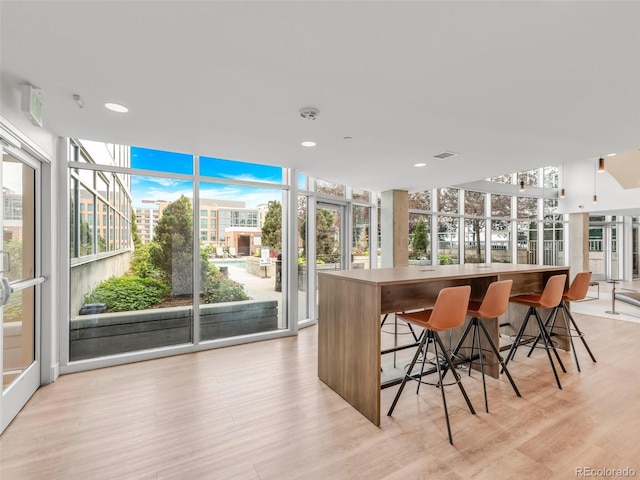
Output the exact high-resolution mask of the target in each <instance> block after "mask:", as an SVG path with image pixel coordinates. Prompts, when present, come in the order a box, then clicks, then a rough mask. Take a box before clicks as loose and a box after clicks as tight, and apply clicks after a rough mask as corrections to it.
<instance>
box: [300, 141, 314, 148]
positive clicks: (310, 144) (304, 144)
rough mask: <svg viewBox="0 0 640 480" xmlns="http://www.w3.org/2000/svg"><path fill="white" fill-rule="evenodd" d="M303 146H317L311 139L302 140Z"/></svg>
mask: <svg viewBox="0 0 640 480" xmlns="http://www.w3.org/2000/svg"><path fill="white" fill-rule="evenodd" d="M302 146H303V147H315V146H316V142H311V141H306V142H302Z"/></svg>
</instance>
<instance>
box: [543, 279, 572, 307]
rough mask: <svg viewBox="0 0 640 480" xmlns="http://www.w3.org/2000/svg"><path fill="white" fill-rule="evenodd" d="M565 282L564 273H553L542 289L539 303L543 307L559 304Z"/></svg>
mask: <svg viewBox="0 0 640 480" xmlns="http://www.w3.org/2000/svg"><path fill="white" fill-rule="evenodd" d="M566 282H567V276H566V275H554V276H553V277H551V278H550V279H549V280H547V284H546V285H545V287H544V291H543V292H542V295H541V296H540V300H539V303H540V305H541V306H542V307H544V308H553V307H557V306H558V305H560V301H561V300H562V294H563V293H564V284H565V283H566Z"/></svg>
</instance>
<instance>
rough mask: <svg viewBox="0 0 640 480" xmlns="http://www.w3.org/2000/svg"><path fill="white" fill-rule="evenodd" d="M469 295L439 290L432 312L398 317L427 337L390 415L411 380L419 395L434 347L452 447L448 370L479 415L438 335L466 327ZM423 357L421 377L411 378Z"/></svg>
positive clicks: (462, 289) (460, 289)
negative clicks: (414, 326) (447, 395)
mask: <svg viewBox="0 0 640 480" xmlns="http://www.w3.org/2000/svg"><path fill="white" fill-rule="evenodd" d="M470 295H471V287H470V286H469V285H463V286H460V287H447V288H443V289H442V290H440V293H438V298H437V299H436V303H435V305H434V306H433V308H432V309H428V310H422V311H419V312H410V313H402V314H398V317H399V318H401V319H402V320H404V321H407V322H411V323H412V324H414V325H417V326H419V327H422V328H424V334H423V335H422V338H421V340H420V344H419V346H418V348H417V350H416V353H415V355H414V356H413V359H412V360H411V363H410V364H409V366H408V367H407V368H406V370H405V374H404V377H403V378H402V383H401V384H400V388H399V389H398V393H396V396H395V398H394V399H393V403H392V404H391V407H390V408H389V412H388V413H387V415H388V416H391V414H392V413H393V410H394V409H395V407H396V404H397V403H398V399H399V398H400V395H401V394H402V391H403V390H404V387H405V385H406V383H407V381H408V380H417V381H418V387H417V389H416V393H418V392H419V391H420V385H421V384H422V383H423V382H422V377H423V376H424V365H425V362H426V358H427V355H426V352H427V350H428V348H429V344H430V343H433V349H434V352H435V355H436V361H435V364H436V370H437V373H438V381H437V383H436V384H435V385H436V386H437V387H438V388H439V389H440V392H441V394H442V405H443V407H444V414H445V419H446V421H447V432H448V434H449V443H450V444H451V445H453V436H452V434H451V425H450V423H449V412H448V410H447V400H446V396H445V392H444V391H445V388H444V387H445V384H444V382H443V377H444V375H445V374H446V372H447V371H448V370H451V371H452V372H453V375H454V377H455V383H456V384H457V385H458V387H459V388H460V392H461V393H462V396H463V397H464V399H465V401H466V402H467V406H468V407H469V411H470V412H471V413H472V414H475V413H476V412H475V410H474V409H473V405H471V401H470V400H469V397H468V396H467V392H466V391H465V390H464V387H463V386H462V383H461V377H460V375H459V374H458V372H456V369H455V367H454V365H453V362H452V361H451V357H450V356H449V354H448V353H447V350H446V348H445V346H444V345H443V343H442V340H441V339H440V335H439V334H438V332H443V331H447V330H451V329H452V328H457V327H459V326H461V325H462V324H463V323H464V320H465V316H466V313H467V305H468V304H469V297H470ZM421 353H423V355H422V368H421V370H420V374H419V375H412V372H413V368H414V366H415V364H416V362H417V361H418V357H419V356H420V354H421ZM441 356H442V358H444V361H445V362H446V366H444V367H443V366H441V365H440V358H441Z"/></svg>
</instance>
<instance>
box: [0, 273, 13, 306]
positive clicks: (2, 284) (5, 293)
mask: <svg viewBox="0 0 640 480" xmlns="http://www.w3.org/2000/svg"><path fill="white" fill-rule="evenodd" d="M11 291H12V288H11V285H10V284H9V279H8V278H7V277H0V302H2V305H6V304H7V303H8V302H9V297H10V296H11Z"/></svg>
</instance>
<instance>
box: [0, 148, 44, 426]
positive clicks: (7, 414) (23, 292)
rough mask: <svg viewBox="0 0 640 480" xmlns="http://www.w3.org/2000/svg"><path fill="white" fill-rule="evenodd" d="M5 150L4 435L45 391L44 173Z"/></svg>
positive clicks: (1, 265) (0, 422) (0, 288)
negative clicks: (42, 292)
mask: <svg viewBox="0 0 640 480" xmlns="http://www.w3.org/2000/svg"><path fill="white" fill-rule="evenodd" d="M18 156H20V157H22V155H19V154H18V153H15V154H12V153H11V152H10V151H7V150H5V151H3V154H2V168H1V169H0V181H1V182H2V197H3V202H2V204H3V215H2V216H1V217H0V226H1V227H2V254H1V255H0V300H1V302H0V303H1V306H0V325H2V340H1V343H0V346H1V350H2V358H1V360H0V366H1V367H2V396H1V398H0V432H2V431H3V430H4V429H5V428H6V427H7V425H9V423H10V422H11V420H13V418H14V417H15V416H16V415H17V413H18V412H19V411H20V409H21V408H22V407H23V406H24V404H25V403H26V402H27V400H29V398H30V397H31V395H33V393H34V392H35V391H36V389H37V388H38V387H39V386H40V365H39V351H40V344H39V330H40V328H39V311H40V308H39V305H40V302H39V288H37V285H38V284H39V283H42V282H43V281H44V278H42V277H39V276H38V275H39V268H38V264H37V262H38V255H39V251H38V248H37V241H38V238H39V232H38V231H37V230H36V228H37V225H39V222H36V218H38V217H37V216H38V215H39V211H38V210H39V208H38V201H39V189H38V187H37V185H39V169H38V165H37V162H33V163H31V162H30V161H28V159H24V161H23V159H20V158H18Z"/></svg>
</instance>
